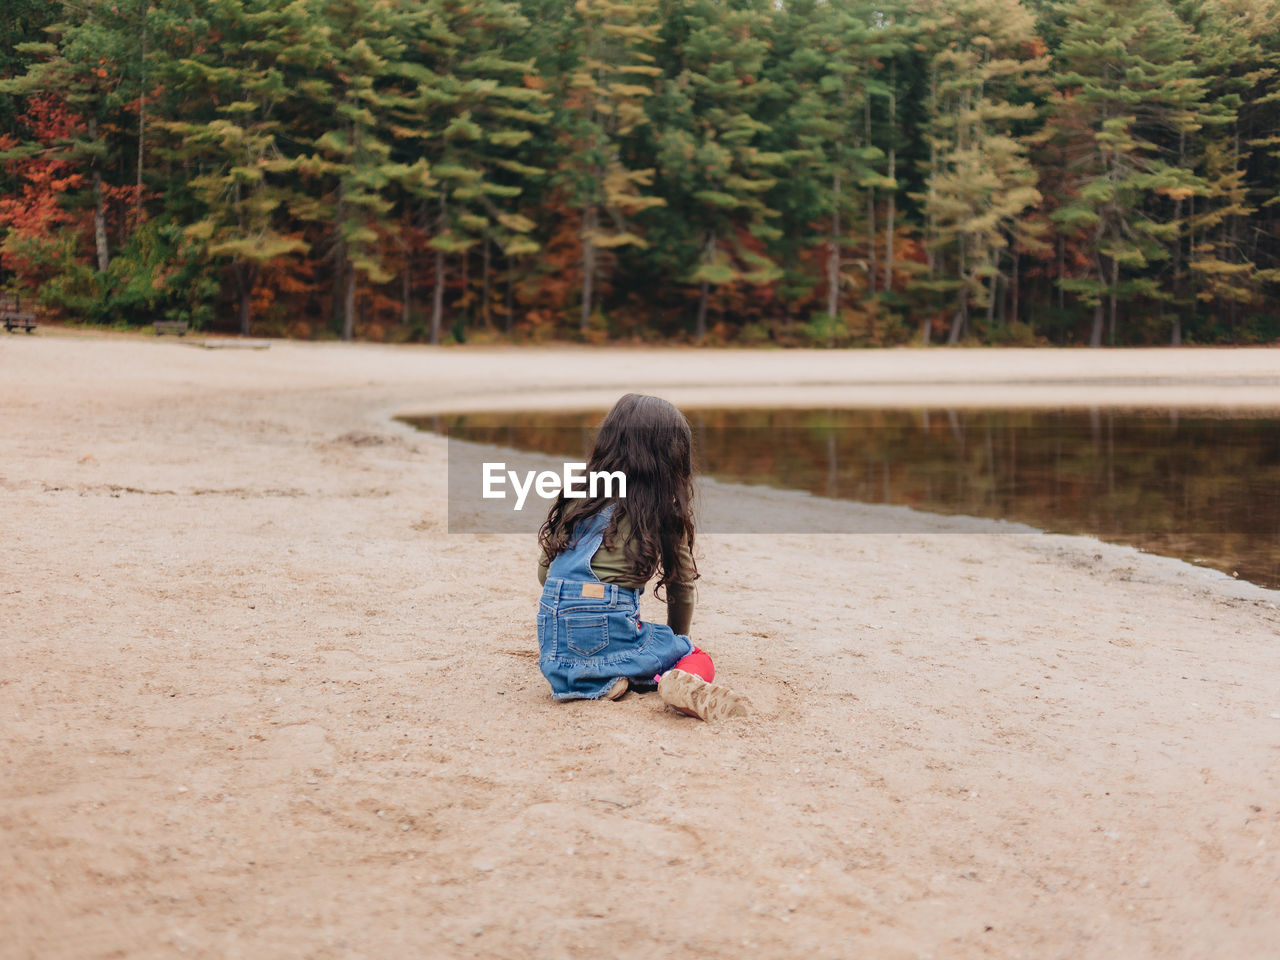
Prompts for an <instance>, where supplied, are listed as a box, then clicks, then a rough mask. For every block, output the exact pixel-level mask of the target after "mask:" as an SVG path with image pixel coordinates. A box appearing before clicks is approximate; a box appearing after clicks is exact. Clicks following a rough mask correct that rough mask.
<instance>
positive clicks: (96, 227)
mask: <svg viewBox="0 0 1280 960" xmlns="http://www.w3.org/2000/svg"><path fill="white" fill-rule="evenodd" d="M89 139H90V140H93V141H95V142H96V141H97V139H98V118H97V117H90V118H89ZM93 242H94V245H95V246H96V247H97V251H98V269H99V270H101V271H104V272H105V271H106V269H107V267H109V266H111V254H110V252H109V251H108V250H107V203H106V199H105V198H104V196H103V193H102V171H101V170H99V169H98V161H97V160H96V159H95V160H94V161H93Z"/></svg>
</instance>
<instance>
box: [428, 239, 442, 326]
mask: <svg viewBox="0 0 1280 960" xmlns="http://www.w3.org/2000/svg"><path fill="white" fill-rule="evenodd" d="M443 317H444V251H443V250H437V251H436V276H435V286H434V287H433V288H432V290H431V342H432V343H439V342H440V323H441V320H442V319H443Z"/></svg>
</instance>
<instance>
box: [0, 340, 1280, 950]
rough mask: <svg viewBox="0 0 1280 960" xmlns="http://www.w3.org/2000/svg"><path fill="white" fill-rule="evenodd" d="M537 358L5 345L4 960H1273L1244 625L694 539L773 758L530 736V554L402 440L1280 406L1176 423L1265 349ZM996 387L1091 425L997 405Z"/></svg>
mask: <svg viewBox="0 0 1280 960" xmlns="http://www.w3.org/2000/svg"><path fill="white" fill-rule="evenodd" d="M535 349H536V350H537V351H538V352H537V353H536V357H534V358H533V359H536V360H537V361H538V362H531V355H530V354H529V353H526V352H522V351H520V350H519V349H518V348H502V349H497V350H494V349H489V348H485V349H484V350H483V351H481V350H480V349H479V348H444V349H433V348H425V347H424V348H420V347H407V348H398V347H392V346H382V345H363V344H354V345H343V344H295V343H286V342H273V343H272V345H271V347H270V348H269V349H266V350H244V351H239V350H221V351H220V350H212V351H206V350H192V349H181V345H179V344H176V343H172V342H171V341H169V340H168V338H162V340H161V342H160V343H158V344H157V343H155V342H152V341H144V340H140V339H131V338H113V337H103V338H91V337H85V338H80V337H73V336H50V337H41V336H40V335H39V332H38V333H37V335H36V336H32V337H28V338H22V339H19V338H16V337H15V338H11V339H10V340H4V339H0V400H2V401H3V402H4V403H5V404H6V408H7V410H8V411H9V413H10V418H9V420H8V421H7V423H6V428H5V430H4V431H0V490H3V491H4V493H5V494H6V509H5V510H4V511H0V542H3V543H5V544H6V545H8V556H7V560H8V563H7V564H6V570H8V571H9V572H10V576H9V579H8V580H7V582H6V585H5V586H4V587H3V588H0V641H3V642H0V717H4V724H3V726H2V727H0V731H2V732H0V837H3V839H4V841H5V842H4V845H3V847H2V848H0V850H2V852H0V920H3V922H4V925H5V928H6V930H7V931H9V934H10V940H9V942H10V946H11V947H12V948H13V949H15V950H16V953H15V956H17V957H22V958H26V957H32V958H35V957H39V958H41V960H43V958H48V957H55V958H56V957H81V956H86V955H89V956H97V955H102V956H106V955H111V954H113V953H119V954H124V955H128V956H131V957H141V958H149V957H167V956H171V955H173V954H174V953H176V952H180V951H182V952H186V953H188V954H190V955H193V956H211V957H212V956H227V955H235V954H241V955H246V956H273V955H298V954H305V955H309V956H316V957H325V956H350V955H364V956H370V957H375V956H389V955H431V956H439V957H445V958H449V957H458V958H462V957H471V956H476V955H492V956H504V957H512V958H524V957H529V958H534V957H544V956H577V955H580V954H583V953H584V952H590V951H588V950H587V948H585V947H584V946H583V945H584V944H590V943H608V944H613V945H617V950H616V951H615V952H616V953H617V955H618V956H621V957H640V956H652V955H653V954H654V953H655V952H657V953H658V954H659V955H663V956H673V957H685V956H688V957H698V958H721V957H723V958H730V957H732V958H737V957H741V956H742V955H743V954H744V953H746V954H749V955H751V956H759V957H766V958H779V960H782V958H792V957H795V956H797V955H801V954H807V955H812V956H813V957H815V958H826V957H831V958H837V957H846V956H849V955H851V954H860V955H867V956H875V957H885V958H893V960H899V958H900V960H907V958H916V957H920V956H924V955H935V956H947V957H958V958H969V957H973V958H978V957H1010V958H1012V957H1020V956H1028V955H1035V956H1044V957H1071V958H1073V960H1074V958H1080V957H1083V958H1094V957H1096V958H1110V957H1113V956H1116V955H1124V956H1127V957H1134V958H1148V957H1150V958H1153V960H1154V958H1161V960H1163V958H1183V957H1185V958H1188V960H1190V958H1195V957H1202V956H1208V955H1230V956H1233V957H1241V958H1258V960H1261V958H1264V957H1269V956H1270V955H1271V954H1272V953H1273V951H1274V943H1275V942H1276V940H1277V938H1280V889H1277V887H1276V885H1275V884H1274V883H1273V882H1272V881H1273V879H1274V877H1275V876H1276V875H1277V874H1278V873H1280V807H1277V806H1276V803H1275V797H1277V796H1280V769H1277V765H1276V764H1275V762H1274V759H1275V751H1276V750H1277V749H1280V701H1277V700H1276V697H1275V691H1276V690H1278V689H1280V645H1278V644H1276V643H1275V638H1276V636H1277V635H1280V611H1277V609H1276V607H1277V597H1280V594H1278V593H1277V592H1276V591H1269V590H1265V589H1264V588H1261V587H1255V586H1253V585H1251V584H1243V583H1241V582H1239V581H1235V580H1232V579H1230V578H1229V577H1226V575H1221V574H1219V575H1217V576H1209V575H1208V574H1210V573H1214V572H1212V571H1206V570H1205V568H1202V567H1197V566H1194V565H1190V564H1185V563H1182V562H1181V561H1175V560H1169V559H1166V558H1163V557H1158V556H1156V555H1152V554H1142V553H1139V552H1137V551H1136V550H1134V549H1133V548H1127V547H1120V546H1115V545H1111V544H1105V543H1102V542H1101V541H1092V540H1089V539H1087V538H1083V537H1071V536H1064V535H1055V534H1037V535H1025V536H1009V535H1003V534H999V535H954V534H947V535H935V534H931V533H929V532H928V529H927V524H922V526H923V527H924V529H920V530H912V531H905V532H902V533H897V534H884V535H877V536H874V537H868V536H866V535H858V534H853V533H831V534H828V533H822V534H792V535H787V536H777V535H768V534H714V535H707V536H705V537H700V538H699V554H700V556H699V568H700V570H701V572H702V580H701V581H700V585H699V599H698V607H697V610H696V611H695V615H694V624H695V633H696V634H697V636H698V639H699V642H700V644H705V646H706V648H707V649H708V650H709V651H710V652H711V653H712V654H713V656H714V657H715V660H716V664H717V669H718V671H719V672H720V679H723V680H724V681H725V682H726V683H729V684H730V685H732V686H733V687H734V688H735V689H739V690H741V691H742V692H744V693H746V694H747V695H748V696H749V697H750V698H751V699H752V701H753V702H754V703H755V704H756V706H757V708H758V712H757V715H756V716H753V717H750V718H747V719H745V720H735V721H729V722H725V723H722V724H717V725H710V724H700V723H698V722H697V721H692V720H689V718H682V717H678V716H676V715H674V714H671V713H668V712H664V711H663V710H662V707H661V704H660V703H659V702H657V701H656V698H655V697H653V696H651V695H636V694H629V695H628V696H627V697H625V698H624V699H623V700H621V701H618V702H617V703H614V704H608V705H601V704H570V705H565V704H556V703H553V702H552V701H551V700H550V697H549V694H548V691H547V690H546V685H545V682H544V681H542V678H541V677H540V675H539V674H538V671H537V665H536V646H535V645H533V642H532V637H533V624H532V617H533V605H534V603H535V600H536V589H535V587H536V578H535V576H534V568H535V560H536V556H535V552H536V551H535V549H534V547H533V546H532V544H531V543H530V542H529V541H528V538H525V537H521V536H513V535H503V534H473V535H456V534H453V535H451V534H448V533H447V532H446V529H447V524H446V518H447V485H446V482H445V478H444V476H443V474H444V465H445V442H444V441H443V440H442V439H440V438H438V437H433V436H430V435H427V434H422V433H414V432H413V431H412V428H410V427H408V426H407V425H404V424H399V423H396V422H394V421H391V420H390V419H389V418H390V417H391V416H393V415H395V414H396V413H401V414H402V413H404V412H405V411H408V410H410V409H412V408H417V407H429V406H432V405H435V408H436V409H438V410H443V409H448V408H450V407H452V406H454V405H457V406H462V405H464V404H467V403H473V402H481V403H490V404H509V403H510V402H511V400H512V398H520V399H521V401H522V405H524V406H532V405H534V404H535V403H536V404H542V403H546V404H548V405H550V404H552V403H553V402H554V401H556V399H557V397H558V398H559V399H560V400H561V401H569V402H572V403H578V402H582V403H588V402H590V403H591V404H593V405H595V404H598V403H600V402H605V398H607V402H611V401H612V399H615V398H616V396H617V395H618V394H619V393H621V392H625V390H626V389H636V388H638V389H641V390H645V391H648V392H658V391H660V392H662V393H663V394H664V395H666V396H668V398H669V399H672V400H673V402H678V403H681V402H685V401H684V400H683V399H682V398H687V397H690V396H693V395H696V394H702V395H711V393H713V392H715V391H719V394H718V395H725V396H730V397H732V396H740V397H743V398H744V399H745V398H748V397H749V396H750V395H751V394H752V393H753V392H754V394H755V396H756V397H760V396H763V395H764V394H765V390H764V389H763V388H764V387H765V386H766V385H767V386H768V387H769V390H768V394H769V396H770V399H772V400H780V399H783V398H786V399H788V400H789V401H790V400H795V401H796V403H799V402H800V401H802V400H803V401H804V402H809V399H810V397H812V396H814V395H824V396H830V397H835V396H836V395H838V394H839V395H850V394H854V393H861V394H862V395H864V396H867V397H870V396H871V395H872V394H875V396H877V397H881V398H886V397H888V396H889V395H894V396H898V395H901V396H914V397H919V396H920V395H921V393H922V390H921V389H920V388H919V387H918V386H917V385H914V384H908V383H907V382H906V379H905V378H911V379H912V380H913V381H916V382H918V381H922V380H923V381H928V382H935V381H936V380H937V379H938V378H940V377H950V378H951V379H952V381H953V382H952V383H950V384H948V385H947V386H946V387H945V388H938V389H939V391H940V392H941V391H942V390H944V389H945V392H946V393H947V395H949V396H951V397H956V398H962V397H965V396H968V397H971V398H972V397H977V396H984V397H985V396H991V395H995V393H999V394H1005V395H1010V394H1012V393H1018V394H1020V395H1027V394H1039V395H1041V396H1043V397H1044V398H1045V399H1046V401H1047V399H1048V398H1049V397H1050V396H1052V397H1053V398H1057V399H1056V400H1055V402H1057V401H1058V400H1061V399H1062V398H1064V397H1066V398H1068V399H1070V398H1071V397H1075V398H1079V399H1082V400H1083V399H1089V400H1092V401H1093V402H1099V403H1101V402H1108V398H1114V397H1117V396H1134V397H1138V396H1141V397H1146V398H1148V399H1151V398H1153V397H1156V398H1158V402H1159V403H1160V404H1163V403H1165V402H1166V399H1167V398H1175V397H1176V398H1179V399H1180V400H1181V401H1183V402H1180V403H1178V404H1177V406H1179V408H1180V409H1190V408H1191V407H1189V406H1187V405H1186V404H1192V405H1197V404H1202V403H1205V402H1207V403H1208V404H1210V405H1211V406H1214V407H1216V408H1218V409H1227V408H1236V407H1239V406H1240V404H1241V400H1242V398H1244V397H1245V396H1246V395H1248V397H1249V400H1248V402H1249V403H1251V404H1257V405H1259V406H1262V405H1267V406H1271V407H1274V406H1276V405H1277V401H1278V400H1280V398H1277V397H1276V393H1277V391H1276V390H1275V389H1268V388H1266V387H1265V386H1261V387H1260V386H1258V385H1257V384H1254V385H1250V386H1239V387H1236V386H1231V385H1230V384H1228V385H1216V386H1215V385H1209V384H1206V383H1204V382H1194V381H1195V378H1205V377H1213V378H1220V379H1221V378H1226V379H1227V380H1229V381H1230V380H1231V379H1232V378H1233V377H1237V376H1239V377H1246V378H1258V377H1266V378H1272V377H1277V376H1280V373H1278V372H1277V371H1280V350H1274V349H1255V350H1239V349H1237V350H1225V349H1213V350H1204V351H1197V350H1191V351H1189V352H1187V353H1179V354H1177V355H1176V357H1170V356H1166V357H1165V358H1163V359H1158V360H1157V359H1152V358H1151V357H1149V356H1139V355H1137V352H1136V351H1128V350H1125V351H1116V352H1115V353H1101V354H1099V353H1098V352H1096V351H1095V352H1089V353H1085V354H1083V358H1087V359H1089V363H1087V364H1086V363H1084V359H1081V360H1064V359H1062V357H1058V358H1056V359H1055V358H1041V359H1039V360H1034V362H1033V358H1030V357H1023V356H1021V354H1026V353H1035V352H1037V351H1018V352H1009V351H990V352H986V351H978V350H964V351H956V352H954V353H948V354H947V355H946V356H942V355H941V354H942V352H941V351H936V352H925V351H900V352H897V353H895V354H893V356H894V357H895V359H892V360H888V361H886V359H885V357H887V356H889V355H887V354H886V355H884V356H875V355H870V354H860V355H857V356H850V355H848V354H843V355H840V354H838V352H834V351H833V352H827V351H814V352H810V353H805V354H804V355H797V354H796V353H793V352H791V351H787V352H785V353H781V352H759V353H746V352H743V351H710V350H691V349H685V350H670V351H652V350H632V349H630V348H628V349H625V350H608V349H600V348H581V349H580V350H575V349H561V348H546V349H543V348H535ZM585 350H590V354H589V355H590V357H591V361H592V362H591V363H590V364H589V365H587V366H586V367H585V368H584V365H583V364H581V362H580V361H581V359H582V356H583V351H585ZM1146 352H1147V353H1161V354H1166V353H1167V354H1170V355H1172V354H1173V351H1164V350H1148V351H1146ZM1072 353H1073V354H1074V353H1075V352H1074V351H1072ZM1125 357H1127V358H1128V360H1127V363H1128V366H1127V367H1125V365H1124V364H1125V362H1126V361H1125V360H1124V358H1125ZM962 360H963V361H965V362H961V361H962ZM1013 361H1016V362H1017V364H1020V365H1021V369H1020V370H1019V375H1020V376H1023V377H1033V378H1034V377H1048V376H1059V377H1060V376H1062V375H1064V373H1063V372H1064V371H1066V372H1067V373H1073V372H1074V371H1076V370H1079V369H1084V368H1086V367H1087V369H1088V372H1089V374H1090V376H1089V378H1087V379H1088V381H1089V382H1088V383H1086V384H1085V385H1084V386H1072V387H1070V388H1069V389H1068V388H1066V387H1063V386H1062V385H1060V384H1055V385H1051V386H1047V387H1044V386H1042V387H1037V388H1033V387H1020V388H1016V389H1015V388H1012V387H1001V389H1000V390H999V391H996V392H995V393H991V392H990V387H989V386H984V385H983V384H984V380H983V378H984V377H986V378H988V379H989V378H992V377H995V376H997V375H1006V376H1007V375H1009V374H1008V373H1007V368H1008V366H1009V365H1010V363H1011V362H1013ZM1175 361H1176V362H1175ZM1117 371H1122V372H1117ZM1103 374H1105V375H1106V376H1110V377H1112V378H1116V377H1121V376H1124V377H1143V378H1150V377H1166V378H1173V381H1174V382H1170V383H1166V384H1145V385H1140V386H1133V385H1129V386H1120V385H1116V384H1111V385H1107V386H1105V387H1104V386H1103V385H1101V384H1100V383H1099V382H1098V380H1097V377H1099V376H1102V375H1103ZM873 375H877V376H878V377H879V379H880V380H890V381H893V383H891V384H890V385H888V386H879V387H870V386H866V385H865V384H864V385H862V386H858V387H849V388H845V387H839V388H835V387H830V386H822V385H820V382H819V381H825V382H828V383H830V382H833V381H840V380H841V379H842V378H843V379H844V380H848V381H858V380H859V379H860V378H861V379H862V380H867V379H870V378H872V377H873ZM1073 375H1074V373H1073ZM1179 378H1181V379H1179ZM734 382H736V383H738V384H747V385H748V386H747V387H745V388H744V387H742V386H738V387H730V386H728V384H731V383H734ZM693 383H698V384H701V385H703V386H700V387H697V388H695V387H692V386H689V384H693ZM752 384H754V385H755V386H751V385H752ZM1259 397H1262V398H1263V399H1265V401H1266V403H1265V404H1261V403H1259ZM957 402H959V401H957ZM498 408H499V409H500V408H501V407H498ZM471 409H477V408H476V407H472V408H471ZM722 486H723V485H722ZM778 496H780V494H779V493H778V492H777V491H768V490H760V489H758V488H734V489H732V490H722V491H719V492H716V493H715V495H714V496H713V497H709V498H708V499H713V500H714V501H715V502H714V503H713V504H710V506H712V507H714V508H716V509H721V510H724V511H728V512H733V511H737V512H738V513H739V514H741V515H744V516H746V515H753V514H758V513H761V512H764V511H767V510H768V509H770V503H773V502H776V498H777V497H778ZM810 500H811V501H812V502H807V503H798V504H796V508H797V509H805V510H811V511H814V512H815V515H817V516H819V517H825V518H827V519H828V520H829V522H830V523H832V524H834V523H836V522H844V521H846V520H847V521H848V522H850V523H853V522H854V521H856V520H857V518H858V515H859V510H858V508H857V505H848V506H843V505H839V504H837V505H834V506H833V502H831V501H823V500H822V498H810ZM931 516H933V515H931ZM643 604H644V606H643V608H642V609H644V611H645V616H646V617H649V618H657V617H661V616H662V608H661V604H660V603H656V602H655V601H654V599H653V598H652V596H649V595H646V597H645V598H644V601H643ZM424 918H429V919H424Z"/></svg>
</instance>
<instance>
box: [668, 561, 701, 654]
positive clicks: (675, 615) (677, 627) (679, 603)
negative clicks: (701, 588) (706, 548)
mask: <svg viewBox="0 0 1280 960" xmlns="http://www.w3.org/2000/svg"><path fill="white" fill-rule="evenodd" d="M680 568H681V569H682V570H692V569H693V554H692V553H691V552H690V550H689V545H688V544H687V543H685V544H683V545H682V546H681V548H680ZM696 595H697V594H696V591H695V589H694V586H693V581H692V580H690V581H687V582H684V583H680V582H675V583H668V584H667V626H669V627H670V628H671V630H672V632H673V633H682V634H684V635H685V636H686V637H687V636H688V635H689V627H690V625H691V624H692V623H693V604H694V598H695V597H696Z"/></svg>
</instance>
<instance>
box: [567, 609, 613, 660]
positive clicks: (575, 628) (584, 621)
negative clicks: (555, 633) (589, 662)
mask: <svg viewBox="0 0 1280 960" xmlns="http://www.w3.org/2000/svg"><path fill="white" fill-rule="evenodd" d="M564 633H565V644H566V646H568V648H569V650H570V651H571V652H572V653H575V654H577V655H578V656H580V657H590V656H594V655H595V654H597V653H599V652H600V651H601V650H603V649H604V648H605V647H607V646H608V645H609V618H608V617H607V616H605V615H604V614H577V615H575V616H567V617H565V618H564Z"/></svg>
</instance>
